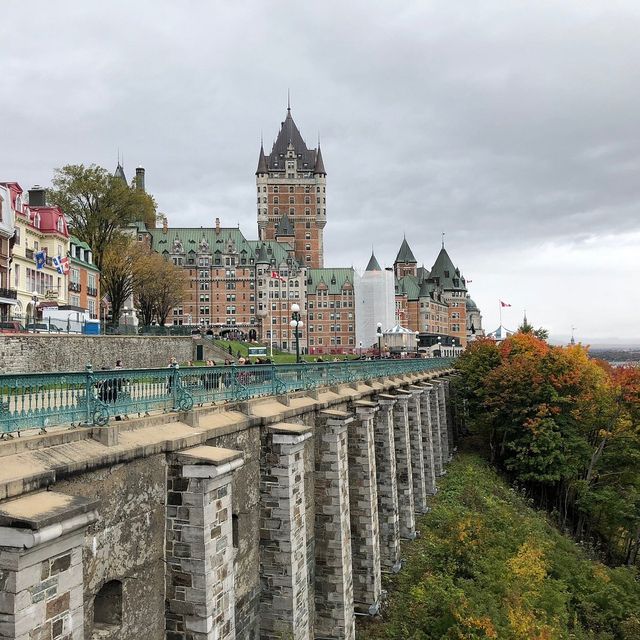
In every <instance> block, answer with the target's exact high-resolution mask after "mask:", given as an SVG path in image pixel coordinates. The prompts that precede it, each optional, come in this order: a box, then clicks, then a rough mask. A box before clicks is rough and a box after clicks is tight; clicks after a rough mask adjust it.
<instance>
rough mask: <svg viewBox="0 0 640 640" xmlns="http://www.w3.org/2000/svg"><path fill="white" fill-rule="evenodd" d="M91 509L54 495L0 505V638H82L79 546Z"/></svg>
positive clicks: (88, 504)
mask: <svg viewBox="0 0 640 640" xmlns="http://www.w3.org/2000/svg"><path fill="white" fill-rule="evenodd" d="M94 507H95V501H91V500H87V499H86V498H76V497H72V496H67V495H65V494H61V493H56V492H53V491H52V492H43V493H36V494H31V495H29V496H25V497H22V498H16V499H15V500H10V501H8V502H5V503H3V504H2V505H1V506H0V638H11V639H14V640H31V639H34V638H35V639H39V638H46V639H47V640H50V639H53V640H56V639H58V638H60V639H62V638H64V639H65V640H83V639H84V629H83V624H84V607H83V571H82V544H83V540H84V532H85V529H86V527H87V526H88V525H89V524H91V523H92V522H94V521H95V519H96V517H97V514H96V512H95V510H94Z"/></svg>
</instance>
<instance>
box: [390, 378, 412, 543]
mask: <svg viewBox="0 0 640 640" xmlns="http://www.w3.org/2000/svg"><path fill="white" fill-rule="evenodd" d="M396 393H397V395H396V396H395V398H396V404H395V405H394V407H393V439H394V444H395V451H396V471H397V476H398V512H399V517H400V537H401V538H406V539H409V540H412V539H413V538H415V535H416V513H415V506H414V502H413V469H412V464H411V437H410V434H409V398H410V396H411V393H410V392H409V391H403V390H402V389H398V390H397V392H396Z"/></svg>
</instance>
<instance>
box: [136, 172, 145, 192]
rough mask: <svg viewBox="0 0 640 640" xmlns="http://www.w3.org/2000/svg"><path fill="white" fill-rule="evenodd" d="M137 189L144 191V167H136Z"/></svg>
mask: <svg viewBox="0 0 640 640" xmlns="http://www.w3.org/2000/svg"><path fill="white" fill-rule="evenodd" d="M136 189H138V191H143V192H144V167H137V168H136Z"/></svg>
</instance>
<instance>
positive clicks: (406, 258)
mask: <svg viewBox="0 0 640 640" xmlns="http://www.w3.org/2000/svg"><path fill="white" fill-rule="evenodd" d="M396 262H404V263H410V264H417V263H418V261H417V260H416V258H415V256H414V255H413V251H411V248H410V247H409V243H408V242H407V239H406V238H403V239H402V244H401V245H400V251H398V255H397V256H396Z"/></svg>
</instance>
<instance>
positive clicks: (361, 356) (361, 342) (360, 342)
mask: <svg viewBox="0 0 640 640" xmlns="http://www.w3.org/2000/svg"><path fill="white" fill-rule="evenodd" d="M360 359H361V360H362V340H360Z"/></svg>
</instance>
